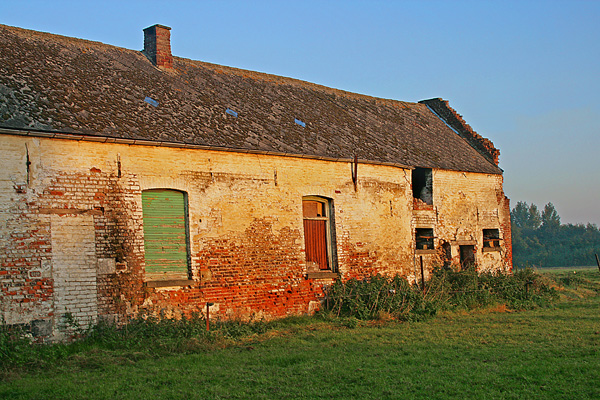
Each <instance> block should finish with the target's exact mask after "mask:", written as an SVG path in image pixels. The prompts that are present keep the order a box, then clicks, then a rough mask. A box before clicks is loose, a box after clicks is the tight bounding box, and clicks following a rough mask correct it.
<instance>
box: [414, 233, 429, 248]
mask: <svg viewBox="0 0 600 400" xmlns="http://www.w3.org/2000/svg"><path fill="white" fill-rule="evenodd" d="M415 243H416V249H417V250H433V228H417V229H416V231H415Z"/></svg>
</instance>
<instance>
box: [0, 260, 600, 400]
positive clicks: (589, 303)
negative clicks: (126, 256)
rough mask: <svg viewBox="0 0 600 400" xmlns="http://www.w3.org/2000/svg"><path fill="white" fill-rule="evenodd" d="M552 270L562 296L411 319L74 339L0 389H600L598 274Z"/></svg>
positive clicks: (402, 392)
mask: <svg viewBox="0 0 600 400" xmlns="http://www.w3.org/2000/svg"><path fill="white" fill-rule="evenodd" d="M552 274H553V275H552V276H553V277H554V278H555V279H557V280H560V279H563V278H565V279H566V282H567V283H565V284H563V285H562V287H561V288H559V293H560V294H561V300H560V301H558V302H557V303H555V304H554V305H553V306H550V307H545V308H537V309H533V310H529V311H520V312H507V311H506V309H505V308H503V307H496V308H495V309H487V310H474V311H454V312H443V313H440V314H438V315H437V316H436V317H435V318H432V319H429V320H426V321H419V322H394V321H377V320H375V321H357V320H355V319H350V318H345V319H319V318H295V319H291V320H287V321H278V322H275V323H273V324H268V325H266V327H265V328H264V329H254V330H252V329H251V330H246V331H244V329H246V328H242V327H241V325H240V326H239V327H238V328H237V329H238V330H239V332H238V331H236V328H228V329H230V330H231V332H230V334H228V335H225V336H218V335H216V334H215V336H213V337H212V338H208V339H209V340H204V341H198V339H197V338H195V337H194V335H190V337H188V338H184V339H181V340H169V339H168V338H164V337H163V338H150V340H147V341H145V342H144V340H142V342H143V343H142V344H139V343H138V345H134V344H131V345H127V346H125V345H123V346H119V345H118V343H115V344H114V346H108V345H106V344H103V345H100V344H98V343H97V342H94V343H88V344H86V343H79V344H75V345H72V346H75V347H71V348H69V349H68V350H66V347H64V348H63V349H65V350H64V351H63V354H62V355H58V356H55V357H54V358H52V357H49V356H48V357H46V358H44V357H43V356H39V361H40V362H42V361H43V360H44V359H46V360H48V361H46V364H45V365H44V366H43V368H39V367H37V366H36V365H30V364H26V365H25V366H21V367H20V368H13V369H8V370H5V374H4V376H3V381H2V383H0V397H2V398H10V399H31V398H41V399H45V398H59V399H60V398H69V399H72V398H75V399H78V398H82V399H83V398H85V399H109V398H110V399H112V398H115V399H129V398H132V399H133V398H135V399H139V398H149V399H154V398H173V399H184V398H185V399H187V398H209V399H296V398H306V399H398V398H415V399H448V398H469V399H524V398H526V399H536V398H539V399H554V398H555V399H597V398H600V384H598V371H600V296H598V292H599V291H600V273H598V271H597V270H596V271H594V270H590V271H582V272H579V271H578V272H577V274H576V275H579V277H578V280H571V279H570V275H569V274H572V271H563V272H552ZM107 343H110V341H109V342H107ZM149 343H152V345H150V344H149ZM49 347H51V346H49ZM56 348H57V349H59V348H61V347H60V346H59V347H56ZM73 349H75V350H73ZM47 351H50V350H47Z"/></svg>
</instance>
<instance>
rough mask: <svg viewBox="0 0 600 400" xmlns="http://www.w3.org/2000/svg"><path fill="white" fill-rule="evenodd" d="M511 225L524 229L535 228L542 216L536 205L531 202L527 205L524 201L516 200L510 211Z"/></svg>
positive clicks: (538, 225) (537, 226)
mask: <svg viewBox="0 0 600 400" xmlns="http://www.w3.org/2000/svg"><path fill="white" fill-rule="evenodd" d="M510 216H511V221H512V223H513V226H517V227H518V228H525V229H537V228H539V227H540V224H541V223H542V216H541V215H540V211H539V210H538V208H537V206H536V205H535V204H533V203H531V205H528V204H527V203H526V202H524V201H519V202H517V204H516V206H515V208H513V209H512V211H511V212H510Z"/></svg>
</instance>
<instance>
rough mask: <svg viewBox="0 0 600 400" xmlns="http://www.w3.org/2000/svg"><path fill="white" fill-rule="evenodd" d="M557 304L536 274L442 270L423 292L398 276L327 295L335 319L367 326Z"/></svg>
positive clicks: (353, 282) (353, 283)
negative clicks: (380, 320) (457, 312)
mask: <svg viewBox="0 0 600 400" xmlns="http://www.w3.org/2000/svg"><path fill="white" fill-rule="evenodd" d="M556 298H557V293H556V292H555V291H554V289H553V288H551V287H550V286H549V285H548V284H547V283H546V282H545V280H544V278H543V277H542V276H541V275H538V274H536V273H535V272H533V270H531V269H526V270H520V271H518V272H516V273H514V274H505V273H500V272H494V273H492V272H486V273H477V271H476V270H475V269H474V268H471V269H467V270H462V271H454V270H451V269H443V268H438V269H435V270H434V271H433V273H432V276H431V279H430V280H429V281H428V282H427V283H426V285H425V288H423V289H422V288H419V287H417V286H416V285H411V284H410V283H408V281H407V280H406V279H405V278H403V277H401V276H398V275H396V276H393V277H385V276H382V275H374V276H371V277H368V278H365V279H362V280H357V279H350V280H348V281H346V282H339V281H338V282H336V283H334V284H333V285H332V286H330V287H329V289H328V291H327V298H326V302H325V308H326V310H327V311H328V312H330V313H333V314H334V315H335V316H339V317H340V316H341V317H355V318H358V319H361V320H369V319H377V318H380V317H381V316H382V315H389V316H391V317H392V318H395V319H398V320H419V319H424V318H427V317H429V316H432V315H435V314H436V313H437V312H438V311H440V310H452V309H460V308H463V309H473V308H481V307H489V306H492V305H496V304H504V305H506V306H507V307H508V308H512V309H528V308H533V307H538V306H543V305H546V304H548V303H549V302H550V301H552V300H554V299H556Z"/></svg>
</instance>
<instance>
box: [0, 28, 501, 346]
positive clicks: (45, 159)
mask: <svg viewBox="0 0 600 400" xmlns="http://www.w3.org/2000/svg"><path fill="white" fill-rule="evenodd" d="M0 57H1V62H0V159H1V160H2V168H1V170H0V310H1V314H2V319H3V321H4V323H7V324H23V325H25V326H27V327H28V328H30V329H31V331H32V332H33V334H34V335H35V336H37V337H40V338H43V339H47V340H60V339H61V338H64V337H65V335H67V334H68V332H67V331H68V329H67V328H68V322H69V321H70V322H71V323H72V322H73V321H77V322H78V323H79V324H81V325H83V326H85V325H87V324H90V323H95V322H96V321H98V320H100V319H103V320H108V321H124V320H125V319H126V318H127V317H130V316H136V315H140V313H161V314H162V315H167V316H174V317H178V316H181V315H188V314H190V313H192V312H202V311H203V310H204V309H205V307H206V304H207V303H208V302H209V303H212V305H211V306H210V307H211V308H210V312H211V315H215V316H217V317H219V318H233V317H234V318H247V317H251V316H254V317H257V318H276V317H281V316H286V315H290V314H302V313H308V312H312V311H314V310H315V309H317V308H318V307H319V304H320V301H321V300H322V299H323V296H324V295H325V292H326V288H327V286H328V285H330V284H331V283H332V282H333V281H334V280H336V279H342V280H346V279H350V278H362V277H366V276H370V275H372V274H386V275H394V274H402V275H403V276H405V277H406V278H407V279H408V280H409V281H411V282H419V281H420V279H421V270H420V262H421V260H423V264H424V266H425V275H427V274H429V273H430V271H431V269H432V268H433V267H435V266H440V265H442V264H444V263H445V264H447V265H452V266H453V267H454V268H460V267H461V266H465V265H470V264H473V265H475V266H476V268H478V269H479V270H480V271H487V270H511V268H512V256H511V233H510V232H511V231H510V215H509V201H508V199H507V198H506V197H505V195H504V192H503V188H502V185H503V181H502V180H503V176H502V170H501V169H500V168H499V167H498V155H499V151H498V150H497V149H496V148H495V147H494V146H493V144H492V143H491V142H490V141H489V140H487V139H485V138H483V137H481V136H480V135H478V134H477V133H476V132H474V131H473V130H472V129H471V127H470V126H469V125H467V124H466V123H465V121H464V120H463V119H462V117H461V116H460V115H458V114H457V113H456V112H455V111H454V110H453V109H452V108H451V107H450V106H449V105H448V103H447V102H446V101H444V100H441V99H431V100H424V101H421V102H418V103H410V102H402V101H395V100H387V99H379V98H373V97H369V96H364V95H359V94H354V93H348V92H344V91H341V90H336V89H331V88H328V87H323V86H319V85H315V84H311V83H308V82H302V81H298V80H294V79H290V78H284V77H280V76H273V75H268V74H263V73H257V72H252V71H245V70H240V69H235V68H229V67H224V66H220V65H214V64H209V63H205V62H200V61H193V60H188V59H183V58H178V57H174V56H172V55H171V47H170V28H168V27H165V26H161V25H154V26H151V27H149V28H146V29H144V50H143V51H135V50H128V49H124V48H119V47H114V46H110V45H106V44H102V43H97V42H92V41H87V40H80V39H75V38H69V37H63V36H58V35H52V34H48V33H41V32H35V31H30V30H24V29H19V28H14V27H9V26H2V25H0Z"/></svg>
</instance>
